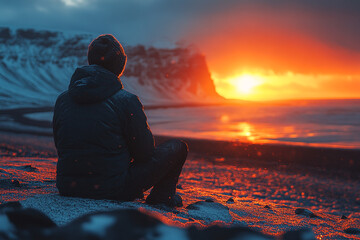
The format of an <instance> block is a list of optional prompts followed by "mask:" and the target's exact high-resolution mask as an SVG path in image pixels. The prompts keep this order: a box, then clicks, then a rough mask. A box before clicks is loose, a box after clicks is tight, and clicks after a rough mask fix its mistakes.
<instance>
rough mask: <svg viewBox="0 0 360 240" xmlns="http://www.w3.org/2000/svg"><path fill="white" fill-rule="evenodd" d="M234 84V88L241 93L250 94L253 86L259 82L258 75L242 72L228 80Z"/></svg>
mask: <svg viewBox="0 0 360 240" xmlns="http://www.w3.org/2000/svg"><path fill="white" fill-rule="evenodd" d="M230 82H232V83H233V84H234V85H235V86H236V90H237V91H238V92H239V93H242V94H251V93H252V90H253V88H254V87H256V86H258V85H260V84H261V80H260V77H258V76H254V75H250V74H244V75H241V76H238V77H236V78H233V79H231V80H230Z"/></svg>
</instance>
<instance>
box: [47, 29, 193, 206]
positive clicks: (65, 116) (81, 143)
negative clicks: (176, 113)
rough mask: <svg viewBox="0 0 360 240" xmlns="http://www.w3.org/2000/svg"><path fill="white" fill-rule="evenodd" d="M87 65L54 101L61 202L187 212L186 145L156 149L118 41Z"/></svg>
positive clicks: (100, 41)
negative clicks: (128, 83) (179, 189)
mask: <svg viewBox="0 0 360 240" xmlns="http://www.w3.org/2000/svg"><path fill="white" fill-rule="evenodd" d="M87 57H88V62H89V65H87V66H83V67H80V68H77V69H76V70H75V72H74V74H73V75H72V77H71V81H70V84H69V88H68V90H67V91H65V92H63V93H62V94H60V95H59V97H58V98H57V100H56V103H55V108H54V116H53V133H54V141H55V146H56V149H57V153H58V162H57V171H56V173H57V174H56V186H57V188H58V190H59V193H60V195H63V196H73V197H85V198H94V199H116V200H121V201H132V200H134V199H136V198H139V197H143V196H144V195H143V192H144V191H146V190H148V189H150V188H151V187H153V188H152V190H151V192H150V194H149V195H148V197H147V198H146V202H147V203H148V204H165V205H167V206H170V207H180V206H182V199H181V197H180V196H179V195H178V194H176V185H177V182H178V179H179V176H180V173H181V170H182V167H183V165H184V163H185V161H186V157H187V154H188V147H187V144H186V143H185V142H183V141H180V140H169V141H167V142H164V143H162V144H160V145H159V146H157V147H156V148H155V143H154V137H153V135H152V133H151V130H150V128H149V125H148V123H147V117H146V115H145V113H144V110H143V106H142V104H141V102H140V100H139V98H138V97H137V96H136V95H134V94H132V93H130V92H128V91H126V90H124V89H123V85H122V83H121V81H120V76H121V75H122V73H123V72H124V69H125V65H126V61H127V56H126V54H125V52H124V49H123V47H122V46H121V44H120V43H119V42H118V40H117V39H116V38H115V37H114V36H113V35H100V36H99V37H97V38H96V39H94V40H93V41H92V42H91V43H90V45H89V47H88V55H87Z"/></svg>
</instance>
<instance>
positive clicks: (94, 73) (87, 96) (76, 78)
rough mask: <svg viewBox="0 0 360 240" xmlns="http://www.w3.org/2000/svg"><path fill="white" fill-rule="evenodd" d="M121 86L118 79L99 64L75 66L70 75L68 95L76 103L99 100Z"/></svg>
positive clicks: (113, 92)
mask: <svg viewBox="0 0 360 240" xmlns="http://www.w3.org/2000/svg"><path fill="white" fill-rule="evenodd" d="M122 88H123V85H122V83H121V81H120V79H119V78H118V77H117V76H116V75H115V74H114V73H112V72H110V71H109V70H107V69H105V68H103V67H101V66H99V65H89V66H84V67H80V68H77V69H76V70H75V72H74V74H73V75H72V77H71V81H70V85H69V89H68V92H69V95H70V97H71V98H72V99H73V100H74V101H75V102H77V103H82V104H90V103H96V102H101V101H103V100H105V99H106V98H108V97H110V96H112V95H113V94H115V93H116V92H117V91H119V90H120V89H122Z"/></svg>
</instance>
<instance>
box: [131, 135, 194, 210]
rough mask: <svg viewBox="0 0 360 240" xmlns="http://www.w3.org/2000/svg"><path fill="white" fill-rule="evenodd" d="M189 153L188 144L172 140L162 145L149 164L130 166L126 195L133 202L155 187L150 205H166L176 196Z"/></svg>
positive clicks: (156, 150) (148, 199)
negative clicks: (136, 197) (141, 194)
mask: <svg viewBox="0 0 360 240" xmlns="http://www.w3.org/2000/svg"><path fill="white" fill-rule="evenodd" d="M187 153H188V147H187V144H186V143H185V142H183V141H180V140H170V141H167V142H164V143H162V144H160V145H159V146H158V147H157V148H156V149H155V152H154V155H153V157H152V159H151V160H150V161H149V162H147V163H135V162H134V164H132V165H131V166H130V169H129V172H128V176H127V181H126V187H125V195H127V196H128V197H127V198H128V199H129V200H131V199H132V198H135V196H138V195H139V194H140V193H141V192H144V191H146V190H148V189H150V188H151V187H153V189H152V191H151V193H150V195H149V196H148V198H147V202H149V203H156V202H158V203H165V202H166V201H168V200H169V199H170V198H172V197H173V196H174V195H175V192H176V185H177V182H178V179H179V176H180V173H181V170H182V167H183V165H184V163H185V160H186V157H187Z"/></svg>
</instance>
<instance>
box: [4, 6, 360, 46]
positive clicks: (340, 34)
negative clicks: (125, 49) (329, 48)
mask: <svg viewBox="0 0 360 240" xmlns="http://www.w3.org/2000/svg"><path fill="white" fill-rule="evenodd" d="M73 1H74V2H80V3H79V4H78V5H77V6H66V4H64V2H65V1H61V0H32V1H30V0H11V1H8V0H0V5H1V7H0V24H1V25H4V26H19V27H37V28H46V29H59V30H71V31H82V32H84V31H85V32H93V33H95V34H99V33H104V32H106V33H115V34H116V35H117V37H118V38H120V39H122V40H123V41H126V42H128V43H129V44H135V43H150V44H151V43H153V42H156V41H167V40H170V41H176V40H179V39H182V38H184V37H187V39H186V40H187V41H188V42H191V39H189V36H188V35H186V32H187V31H188V29H193V27H194V26H196V25H197V23H199V22H201V23H203V21H202V19H204V18H206V19H207V21H208V23H209V24H208V25H205V26H200V27H202V28H212V27H213V26H212V24H213V22H212V21H213V20H212V19H211V16H212V15H218V14H220V13H222V12H228V11H230V10H231V12H232V13H234V12H235V14H236V12H238V13H239V16H238V17H239V19H238V20H239V21H241V20H243V19H241V16H240V15H241V13H244V12H247V9H252V10H254V9H255V10H256V9H257V8H259V9H260V8H261V9H266V11H268V12H269V14H270V15H271V14H274V16H277V17H279V16H281V15H284V14H286V13H289V12H293V13H296V14H297V15H296V16H294V20H293V21H288V18H286V19H284V21H286V22H284V23H283V25H284V27H287V28H295V29H299V30H301V31H303V32H306V33H308V34H311V35H314V36H316V37H317V38H319V39H321V40H322V41H328V42H331V43H333V44H337V45H339V46H343V47H346V48H349V49H354V50H360V44H359V42H360V28H359V27H358V26H359V25H360V14H359V12H360V1H357V0H346V1H344V0H296V1H288V0H283V1H280V0H272V1H268V0H240V1H239V0H227V1H218V0H182V1H168V0H131V1H125V0H120V1H119V0H83V1H79V0H78V1H76V0H73ZM280 19H281V18H280ZM236 20H237V16H234V21H236ZM214 24H215V23H214ZM263 24H264V26H266V25H267V23H266V22H264V23H263ZM219 28H220V27H219V26H217V29H215V28H214V32H221V29H219Z"/></svg>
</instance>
